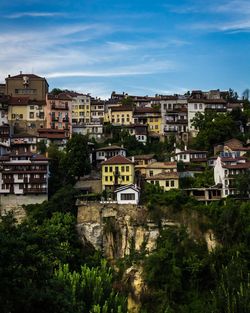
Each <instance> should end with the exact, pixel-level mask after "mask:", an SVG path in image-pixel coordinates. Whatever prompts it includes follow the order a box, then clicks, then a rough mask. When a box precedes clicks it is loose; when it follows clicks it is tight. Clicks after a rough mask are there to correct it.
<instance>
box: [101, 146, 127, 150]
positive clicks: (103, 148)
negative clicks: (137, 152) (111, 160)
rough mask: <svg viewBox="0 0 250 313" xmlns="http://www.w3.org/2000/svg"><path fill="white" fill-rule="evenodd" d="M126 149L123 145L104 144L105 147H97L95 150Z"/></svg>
mask: <svg viewBox="0 0 250 313" xmlns="http://www.w3.org/2000/svg"><path fill="white" fill-rule="evenodd" d="M121 149H122V150H126V149H125V148H123V147H120V146H115V145H114V146H106V147H102V148H98V149H96V151H109V150H121Z"/></svg>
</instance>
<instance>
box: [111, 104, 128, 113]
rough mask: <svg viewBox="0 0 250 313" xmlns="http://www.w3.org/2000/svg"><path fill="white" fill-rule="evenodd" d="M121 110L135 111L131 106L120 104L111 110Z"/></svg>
mask: <svg viewBox="0 0 250 313" xmlns="http://www.w3.org/2000/svg"><path fill="white" fill-rule="evenodd" d="M119 111H133V108H132V107H131V106H125V105H124V106H119V107H112V108H111V112H119Z"/></svg>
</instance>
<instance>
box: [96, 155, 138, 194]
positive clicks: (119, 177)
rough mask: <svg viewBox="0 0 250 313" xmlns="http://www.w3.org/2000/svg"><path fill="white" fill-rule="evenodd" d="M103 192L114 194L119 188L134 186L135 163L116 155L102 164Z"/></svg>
mask: <svg viewBox="0 0 250 313" xmlns="http://www.w3.org/2000/svg"><path fill="white" fill-rule="evenodd" d="M101 165H102V190H106V191H110V192H114V191H115V190H116V189H117V188H118V187H120V186H124V185H130V184H134V175H135V169H134V162H133V161H131V160H129V159H127V158H125V157H124V156H121V155H116V156H113V157H111V158H110V159H108V160H106V161H104V162H102V163H101Z"/></svg>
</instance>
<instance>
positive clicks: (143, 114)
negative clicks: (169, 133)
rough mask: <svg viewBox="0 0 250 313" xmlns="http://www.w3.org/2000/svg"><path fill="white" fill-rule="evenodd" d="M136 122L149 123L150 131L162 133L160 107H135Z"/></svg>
mask: <svg viewBox="0 0 250 313" xmlns="http://www.w3.org/2000/svg"><path fill="white" fill-rule="evenodd" d="M134 123H135V124H142V125H148V130H149V132H153V133H156V134H161V129H162V117H161V112H160V109H157V108H148V107H144V108H135V110H134Z"/></svg>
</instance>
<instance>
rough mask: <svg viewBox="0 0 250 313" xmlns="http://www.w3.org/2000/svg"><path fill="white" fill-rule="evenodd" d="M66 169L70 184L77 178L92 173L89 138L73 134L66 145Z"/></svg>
mask: <svg viewBox="0 0 250 313" xmlns="http://www.w3.org/2000/svg"><path fill="white" fill-rule="evenodd" d="M64 169H65V170H66V171H65V172H66V173H65V174H66V177H67V181H68V182H74V180H75V177H77V178H78V179H79V178H80V177H81V176H84V175H86V174H89V173H90V170H91V165H90V157H89V148H88V137H87V136H83V135H81V134H73V136H72V138H71V139H70V140H69V141H68V142H67V145H66V156H65V159H64Z"/></svg>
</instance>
